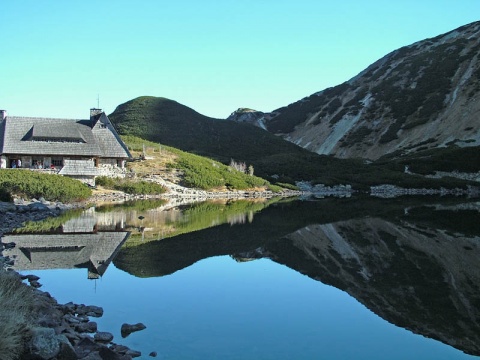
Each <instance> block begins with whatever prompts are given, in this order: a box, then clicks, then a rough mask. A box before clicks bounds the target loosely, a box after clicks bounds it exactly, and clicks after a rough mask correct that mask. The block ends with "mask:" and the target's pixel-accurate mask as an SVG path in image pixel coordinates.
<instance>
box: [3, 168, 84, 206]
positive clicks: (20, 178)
mask: <svg viewBox="0 0 480 360" xmlns="http://www.w3.org/2000/svg"><path fill="white" fill-rule="evenodd" d="M0 193H1V194H2V198H3V199H8V196H7V195H8V194H9V195H10V196H11V195H17V196H21V197H26V198H40V197H43V198H45V199H46V200H49V201H61V202H71V201H78V200H85V199H87V198H88V197H90V196H91V194H92V191H91V190H90V189H89V188H88V187H87V186H86V185H85V184H83V183H81V182H80V181H78V180H75V179H71V178H69V177H66V176H61V175H54V174H42V173H38V172H34V171H30V170H20V169H2V170H0Z"/></svg>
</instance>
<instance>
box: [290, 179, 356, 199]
mask: <svg viewBox="0 0 480 360" xmlns="http://www.w3.org/2000/svg"><path fill="white" fill-rule="evenodd" d="M296 185H297V186H298V188H299V189H300V190H301V191H302V192H304V193H309V194H311V195H313V196H314V197H327V196H335V197H351V196H352V194H353V189H352V186H351V185H335V186H325V185H324V184H316V185H312V183H311V182H308V181H300V182H297V183H296Z"/></svg>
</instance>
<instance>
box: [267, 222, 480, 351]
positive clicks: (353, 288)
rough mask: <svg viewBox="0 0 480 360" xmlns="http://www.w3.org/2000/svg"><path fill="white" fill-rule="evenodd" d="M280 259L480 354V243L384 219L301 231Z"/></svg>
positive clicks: (278, 251)
mask: <svg viewBox="0 0 480 360" xmlns="http://www.w3.org/2000/svg"><path fill="white" fill-rule="evenodd" d="M286 240H288V243H285V242H277V243H273V244H271V246H269V247H268V250H269V252H270V253H271V254H270V256H271V257H273V259H274V260H276V261H278V262H280V263H284V264H286V265H287V266H289V267H291V268H293V269H296V270H298V271H300V272H302V273H304V274H306V275H308V276H310V277H312V278H315V279H317V280H320V281H322V282H324V283H327V284H331V285H333V286H335V287H338V288H340V289H342V290H345V291H346V292H348V293H349V294H350V295H352V296H353V297H355V298H356V299H357V300H358V301H360V302H361V303H363V304H364V305H365V306H367V307H368V308H369V309H371V310H372V311H373V312H375V313H376V314H378V315H380V316H381V317H382V318H384V319H386V320H388V321H390V322H392V323H394V324H396V325H398V326H401V327H404V328H407V329H410V330H411V331H413V332H415V333H419V334H422V335H424V336H427V337H431V338H435V339H438V340H440V341H442V342H444V343H447V344H449V345H451V346H454V347H456V348H458V349H460V350H462V351H465V352H467V353H471V354H475V355H480V267H479V265H478V259H479V258H480V238H479V237H465V236H462V235H460V234H458V233H456V234H453V233H451V232H449V231H441V230H432V229H429V228H427V227H423V226H418V225H415V224H413V223H408V222H404V223H402V224H401V225H395V224H393V223H391V222H387V221H384V220H381V219H378V218H367V219H362V220H351V221H342V222H337V223H333V224H325V225H313V226H308V227H305V228H302V229H300V230H298V231H296V232H295V233H293V234H290V235H289V236H287V237H286Z"/></svg>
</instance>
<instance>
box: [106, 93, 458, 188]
mask: <svg viewBox="0 0 480 360" xmlns="http://www.w3.org/2000/svg"><path fill="white" fill-rule="evenodd" d="M110 120H111V121H112V122H113V123H114V124H115V126H116V127H117V129H118V131H119V133H120V134H122V135H131V136H136V137H140V138H143V139H147V140H150V141H153V142H155V143H160V144H163V145H168V146H172V147H175V148H178V149H181V150H183V151H187V152H191V153H194V154H198V155H202V156H206V157H208V158H211V159H215V160H218V161H220V162H222V163H224V164H228V163H229V162H230V160H231V159H234V160H236V161H242V162H245V163H246V164H247V166H248V165H250V164H251V165H253V166H254V169H255V175H257V176H259V177H262V178H264V179H267V180H269V181H270V182H272V183H274V182H277V181H278V182H280V183H294V182H295V181H301V180H304V181H313V182H314V183H323V184H326V185H337V184H351V185H352V186H353V187H354V188H357V189H365V190H366V189H368V188H369V187H370V186H371V185H377V184H382V183H388V184H397V185H400V186H403V187H440V186H443V187H448V188H452V187H465V183H464V182H461V181H450V180H449V181H433V180H428V179H424V178H422V177H419V176H409V175H406V174H404V173H403V168H402V169H396V168H388V167H386V166H384V165H381V166H372V165H368V164H366V163H365V162H364V161H362V160H358V159H337V158H334V157H332V156H326V155H318V154H315V153H312V152H310V151H308V150H305V149H303V148H300V147H298V146H296V145H294V144H292V143H290V142H287V141H285V140H283V139H281V138H279V137H276V136H274V135H272V134H270V133H268V132H267V131H264V130H262V129H259V128H256V127H254V126H251V125H248V124H239V123H235V122H231V121H225V120H218V119H212V118H209V117H206V116H203V115H201V114H199V113H197V112H195V111H194V110H192V109H190V108H188V107H186V106H184V105H181V104H179V103H177V102H175V101H172V100H168V99H165V98H156V97H139V98H136V99H133V100H131V101H128V102H126V103H124V104H122V105H119V106H118V107H117V109H116V110H115V111H114V112H113V113H112V114H111V115H110ZM184 165H185V164H184ZM184 167H187V166H184Z"/></svg>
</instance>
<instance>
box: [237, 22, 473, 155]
mask: <svg viewBox="0 0 480 360" xmlns="http://www.w3.org/2000/svg"><path fill="white" fill-rule="evenodd" d="M479 96H480V22H475V23H472V24H469V25H466V26H463V27H460V28H458V29H456V30H453V31H451V32H449V33H446V34H443V35H440V36H437V37H435V38H432V39H427V40H423V41H419V42H417V43H414V44H412V45H410V46H405V47H403V48H401V49H398V50H396V51H393V52H392V53H390V54H388V55H386V56H385V57H383V58H382V59H380V60H378V61H377V62H375V63H374V64H372V65H371V66H369V67H368V68H367V69H365V70H364V71H362V72H361V73H360V74H359V75H357V76H356V77H354V78H352V79H350V80H349V81H347V82H345V83H343V84H341V85H339V86H336V87H333V88H329V89H326V90H323V91H319V92H317V93H315V94H312V95H311V96H308V97H306V98H303V99H301V100H299V101H297V102H295V103H292V104H290V105H288V106H286V107H283V108H280V109H278V110H275V111H273V112H272V113H269V114H262V113H256V115H257V116H256V117H255V116H254V115H255V113H253V112H250V113H249V115H250V116H249V118H248V121H249V122H250V123H251V124H254V125H257V126H261V127H263V128H266V129H268V131H270V132H272V133H274V134H277V135H282V136H283V137H284V138H285V139H286V140H289V141H291V142H293V143H295V144H297V145H299V146H302V147H304V148H306V149H308V150H310V151H312V152H316V153H318V154H328V155H335V156H336V157H342V158H351V157H361V158H369V159H378V158H379V157H381V156H383V155H385V154H390V153H394V152H397V151H398V152H401V153H411V152H416V151H418V150H420V149H424V148H438V147H444V146H446V145H452V144H455V145H457V146H461V147H464V146H479V145H480V120H479V119H480V118H479V116H478V115H479V113H480V101H479V100H478V99H479ZM232 119H233V120H235V119H236V117H232ZM244 121H245V120H244ZM259 124H261V125H259Z"/></svg>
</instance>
